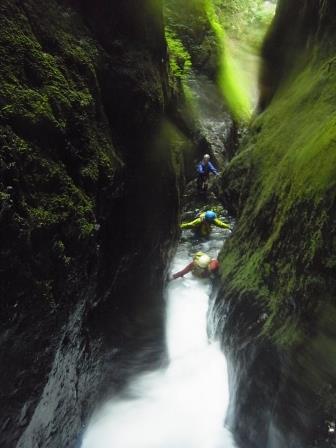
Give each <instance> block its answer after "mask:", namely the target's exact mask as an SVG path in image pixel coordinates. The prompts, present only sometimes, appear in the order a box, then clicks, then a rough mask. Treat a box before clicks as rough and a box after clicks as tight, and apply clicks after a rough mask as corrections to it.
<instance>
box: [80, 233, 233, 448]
mask: <svg viewBox="0 0 336 448" xmlns="http://www.w3.org/2000/svg"><path fill="white" fill-rule="evenodd" d="M225 233H226V232H225V231H223V230H220V229H216V230H214V231H213V233H212V236H211V239H210V240H209V241H206V242H197V241H195V240H193V238H192V235H191V232H190V231H187V232H186V233H185V234H184V239H183V240H182V242H181V243H180V244H179V246H178V249H177V252H176V256H175V258H174V261H173V265H172V271H174V272H175V271H176V270H179V269H181V268H182V267H184V266H185V265H186V264H188V263H189V262H190V259H191V257H192V254H194V253H195V252H197V251H198V250H202V251H204V252H206V253H208V254H209V255H211V256H216V255H217V254H218V252H219V250H220V248H221V246H222V244H223V237H225ZM210 292H211V284H210V281H209V280H205V279H204V280H200V279H197V278H194V277H193V276H192V275H191V274H188V275H186V276H185V278H183V279H178V280H175V281H172V282H170V283H169V284H168V286H167V318H166V340H167V350H168V354H169V365H168V366H167V367H165V368H162V369H160V370H156V371H153V372H151V373H145V374H141V373H140V374H139V376H138V377H136V378H135V379H134V380H132V382H131V384H129V386H128V390H127V393H126V394H124V395H123V397H122V398H120V399H114V400H112V401H111V402H109V403H107V404H106V405H105V406H104V407H103V409H101V410H100V412H98V414H96V416H95V417H94V418H93V420H92V422H91V424H90V426H89V428H88V430H87V432H86V434H85V436H84V440H83V444H82V448H233V447H235V446H236V445H235V444H234V442H233V440H232V436H231V434H230V432H229V430H228V429H226V428H225V426H224V422H225V416H226V412H227V408H228V404H229V391H228V376H227V366H226V360H225V357H224V355H223V353H222V352H221V351H220V349H219V346H218V343H217V342H216V341H215V340H212V339H211V337H209V335H208V332H207V312H208V301H209V294H210ZM210 330H211V329H210ZM210 332H211V331H210Z"/></svg>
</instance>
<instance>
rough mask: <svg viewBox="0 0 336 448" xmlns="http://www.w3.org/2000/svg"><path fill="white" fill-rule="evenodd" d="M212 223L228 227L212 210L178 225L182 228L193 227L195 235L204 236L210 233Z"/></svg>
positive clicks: (222, 227)
mask: <svg viewBox="0 0 336 448" xmlns="http://www.w3.org/2000/svg"><path fill="white" fill-rule="evenodd" d="M212 225H215V226H216V227H220V228H221V229H230V226H229V224H227V223H225V222H223V221H221V220H220V219H218V218H217V215H216V213H215V212H214V211H213V210H208V211H206V212H203V213H200V215H199V216H198V217H197V218H196V219H194V220H193V221H190V222H184V223H182V224H181V226H180V227H181V229H182V230H185V229H193V230H194V232H195V235H196V236H200V237H206V236H209V235H210V232H211V226H212Z"/></svg>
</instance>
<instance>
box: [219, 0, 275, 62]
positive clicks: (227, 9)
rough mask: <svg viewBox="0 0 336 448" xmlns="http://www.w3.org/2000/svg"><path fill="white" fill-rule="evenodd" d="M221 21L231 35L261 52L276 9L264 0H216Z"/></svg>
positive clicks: (251, 48)
mask: <svg viewBox="0 0 336 448" xmlns="http://www.w3.org/2000/svg"><path fill="white" fill-rule="evenodd" d="M214 4H215V5H216V7H217V12H218V14H219V17H220V20H221V23H222V24H223V26H224V28H225V30H226V31H227V33H228V34H229V35H230V37H232V38H234V39H237V40H239V41H240V42H241V43H242V44H246V45H248V46H249V47H250V50H254V51H255V52H257V53H259V50H260V46H261V44H262V41H263V38H264V36H265V33H266V30H267V28H268V27H269V25H270V23H271V21H272V19H273V16H274V10H275V2H273V4H272V3H270V2H268V3H265V1H264V0H225V1H223V0H214Z"/></svg>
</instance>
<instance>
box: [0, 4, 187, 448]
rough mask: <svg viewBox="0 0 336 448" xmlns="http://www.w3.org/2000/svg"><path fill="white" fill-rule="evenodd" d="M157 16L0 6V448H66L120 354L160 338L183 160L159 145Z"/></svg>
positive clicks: (151, 9)
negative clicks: (165, 275) (0, 410)
mask: <svg viewBox="0 0 336 448" xmlns="http://www.w3.org/2000/svg"><path fill="white" fill-rule="evenodd" d="M161 7H162V6H161V5H160V2H159V1H155V2H154V1H150V0H148V1H147V0H141V1H136V2H134V1H131V0H123V1H122V2H119V3H118V4H116V3H115V2H109V1H97V2H96V1H95V2H91V1H76V0H74V1H70V0H69V1H65V0H64V1H61V0H59V1H56V0H50V1H48V2H44V1H42V0H26V1H24V2H16V1H14V2H13V1H11V0H4V1H2V2H1V5H0V56H1V68H0V86H1V88H0V91H1V93H0V173H1V176H0V224H1V237H0V238H1V253H0V266H1V286H0V287H1V303H0V309H1V323H0V340H1V346H0V364H1V366H2V368H1V373H0V382H1V403H2V404H1V407H2V412H1V417H0V444H1V446H3V447H13V446H20V447H25V448H29V447H32V448H33V447H36V446H43V447H44V448H46V447H58V448H59V447H61V446H62V447H65V446H74V444H75V441H76V440H77V441H78V435H79V433H80V431H81V429H82V426H83V425H84V424H85V422H86V421H87V418H88V416H89V414H90V412H91V411H92V409H93V406H94V404H95V402H96V401H97V400H98V396H99V394H100V392H101V390H102V385H104V384H107V383H110V384H112V383H113V378H111V375H110V376H109V374H111V369H112V367H111V366H113V365H114V363H115V362H117V361H115V358H116V357H118V356H119V354H120V353H122V348H123V347H124V346H125V345H128V347H131V348H130V350H133V352H136V350H137V348H138V347H139V346H141V344H143V343H144V340H146V338H147V339H151V338H157V339H158V340H161V341H163V335H162V328H163V325H162V319H163V306H162V295H161V291H162V284H163V277H164V266H165V265H166V263H167V258H168V257H169V250H170V247H171V244H172V241H173V240H174V238H175V229H176V228H177V224H176V223H177V210H178V200H179V199H178V194H179V185H180V183H181V182H182V178H183V165H181V166H180V164H181V163H182V162H181V159H180V158H179V157H180V156H179V154H178V153H177V152H176V149H174V153H173V152H172V144H171V143H170V142H169V139H167V140H166V141H165V144H164V145H158V141H159V140H160V135H161V133H162V132H163V131H162V128H163V124H162V118H163V116H164V113H165V110H166V108H167V106H168V104H169V101H170V92H169V89H168V87H167V85H168V81H167V79H168V76H167V65H166V60H167V58H166V45H165V41H164V32H163V24H162V10H161ZM181 150H182V149H181ZM177 170H179V171H178V172H177ZM149 267H151V273H150V275H149V273H148V270H149ZM147 342H148V340H147ZM147 342H146V343H147ZM150 356H151V357H152V359H153V360H154V359H157V356H156V355H150ZM106 365H108V366H110V369H109V370H108V369H106ZM112 370H113V369H112ZM125 375H126V374H125ZM112 392H113V391H111V393H112Z"/></svg>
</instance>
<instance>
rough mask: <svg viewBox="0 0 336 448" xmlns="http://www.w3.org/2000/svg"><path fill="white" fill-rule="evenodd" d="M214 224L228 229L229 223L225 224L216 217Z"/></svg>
mask: <svg viewBox="0 0 336 448" xmlns="http://www.w3.org/2000/svg"><path fill="white" fill-rule="evenodd" d="M213 223H214V224H215V226H217V227H220V228H221V229H229V228H230V226H229V224H226V222H223V221H221V220H220V219H218V218H216V219H215V220H214V222H213Z"/></svg>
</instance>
